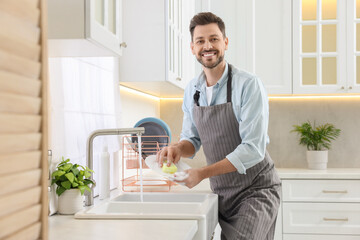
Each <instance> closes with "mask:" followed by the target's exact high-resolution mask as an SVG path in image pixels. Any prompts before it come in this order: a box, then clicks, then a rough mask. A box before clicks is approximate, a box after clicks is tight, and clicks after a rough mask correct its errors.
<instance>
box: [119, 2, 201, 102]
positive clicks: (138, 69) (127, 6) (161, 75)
mask: <svg viewBox="0 0 360 240" xmlns="http://www.w3.org/2000/svg"><path fill="white" fill-rule="evenodd" d="M123 9H124V12H123V23H124V25H123V38H124V41H125V42H126V44H127V48H126V49H125V50H124V51H123V56H122V57H121V58H120V74H119V77H120V84H121V85H124V86H126V87H129V88H133V89H136V90H139V91H142V92H146V93H149V94H152V95H155V96H159V97H182V96H183V92H184V91H183V90H184V88H185V86H186V84H187V83H188V82H189V81H190V80H191V79H192V78H193V77H194V73H195V59H194V57H193V56H192V54H191V50H190V41H191V38H190V32H189V30H188V26H189V24H190V19H191V18H192V17H193V14H194V12H195V3H194V0H153V1H143V0H123Z"/></svg>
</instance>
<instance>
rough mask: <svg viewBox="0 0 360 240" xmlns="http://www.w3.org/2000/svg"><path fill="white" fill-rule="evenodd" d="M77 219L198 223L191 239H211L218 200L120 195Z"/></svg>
mask: <svg viewBox="0 0 360 240" xmlns="http://www.w3.org/2000/svg"><path fill="white" fill-rule="evenodd" d="M75 218H78V219H164V220H165V219H176V220H180V219H183V220H189V219H192V220H194V219H195V220H197V221H198V232H197V234H196V235H195V238H194V239H210V238H211V235H212V233H213V231H214V229H215V227H216V224H217V222H218V198H217V195H216V194H212V193H144V194H143V202H140V194H139V193H123V194H121V195H119V196H117V197H115V198H113V199H111V200H108V201H105V202H103V203H100V204H98V205H95V206H92V207H89V208H86V209H84V210H82V211H80V212H78V213H76V214H75Z"/></svg>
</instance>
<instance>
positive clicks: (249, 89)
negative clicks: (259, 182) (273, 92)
mask: <svg viewBox="0 0 360 240" xmlns="http://www.w3.org/2000/svg"><path fill="white" fill-rule="evenodd" d="M240 112H241V117H240V121H239V133H240V137H241V139H242V142H241V144H239V145H238V146H237V147H236V149H235V150H234V151H233V152H231V153H230V154H228V155H227V156H226V158H227V159H228V160H229V161H230V162H231V163H232V164H233V165H234V167H236V169H237V171H238V172H239V173H241V174H245V173H246V169H248V168H250V167H252V166H254V165H256V164H257V163H259V162H261V161H262V160H263V159H264V157H265V151H266V144H267V129H268V114H269V113H268V98H267V95H266V92H265V89H264V87H263V85H262V83H261V82H260V80H259V79H258V78H252V79H249V80H248V81H246V82H245V83H244V86H243V90H242V94H241V109H240Z"/></svg>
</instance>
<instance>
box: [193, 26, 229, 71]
mask: <svg viewBox="0 0 360 240" xmlns="http://www.w3.org/2000/svg"><path fill="white" fill-rule="evenodd" d="M227 49H228V38H224V36H223V34H222V32H221V31H220V29H219V27H218V25H217V24H216V23H210V24H207V25H198V26H196V27H195V29H194V34H193V41H192V42H191V51H192V53H193V54H194V55H195V57H196V59H197V60H198V62H199V63H201V64H202V65H203V66H204V67H206V68H214V67H216V66H217V65H219V63H221V62H222V61H223V60H224V55H225V50H227Z"/></svg>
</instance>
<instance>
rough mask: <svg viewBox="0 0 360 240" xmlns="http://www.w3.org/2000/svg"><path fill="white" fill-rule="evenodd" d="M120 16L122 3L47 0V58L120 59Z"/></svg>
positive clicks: (93, 0) (109, 0) (111, 1)
mask: <svg viewBox="0 0 360 240" xmlns="http://www.w3.org/2000/svg"><path fill="white" fill-rule="evenodd" d="M121 14H122V0H49V1H48V38H49V56H50V57H88V56H90V57H97V56H121V53H122V49H123V48H125V47H126V43H123V42H122V17H121Z"/></svg>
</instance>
